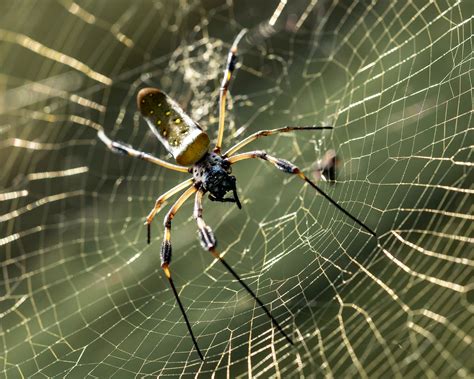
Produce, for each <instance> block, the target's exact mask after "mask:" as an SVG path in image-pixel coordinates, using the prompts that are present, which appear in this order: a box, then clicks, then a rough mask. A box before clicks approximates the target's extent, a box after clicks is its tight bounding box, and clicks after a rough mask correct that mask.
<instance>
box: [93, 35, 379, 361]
mask: <svg viewBox="0 0 474 379" xmlns="http://www.w3.org/2000/svg"><path fill="white" fill-rule="evenodd" d="M246 32H247V30H246V29H243V30H242V31H241V32H240V33H239V34H238V35H237V37H236V38H235V40H234V42H233V44H232V46H231V48H230V51H229V53H228V56H227V63H226V66H225V70H224V78H223V80H222V83H221V87H220V93H219V124H218V132H217V141H216V144H215V147H214V149H213V150H212V151H210V150H209V145H210V140H209V137H208V135H207V134H206V133H205V132H204V131H203V130H202V128H201V127H200V126H199V125H198V124H197V123H196V122H195V121H193V120H192V119H191V118H190V117H189V116H188V115H187V114H186V113H185V112H184V111H183V110H182V109H181V108H180V106H179V105H178V104H177V103H176V102H175V101H174V100H173V99H171V98H170V97H169V96H168V95H167V94H166V93H164V92H162V91H161V90H159V89H157V88H144V89H141V90H140V91H139V92H138V95H137V105H138V109H139V111H140V113H141V114H142V116H143V117H144V118H145V120H146V121H147V123H148V126H149V127H150V129H151V131H152V132H153V134H154V135H155V136H156V137H157V138H158V140H160V142H161V143H162V144H163V145H164V146H165V148H166V149H167V150H168V151H169V152H170V153H171V154H172V155H173V157H174V158H175V160H176V162H177V163H178V164H173V163H169V162H167V161H164V160H162V159H159V158H156V157H155V156H153V155H150V154H147V153H145V152H142V151H139V150H135V149H133V148H132V147H130V146H128V145H125V144H123V143H120V142H116V141H112V140H111V139H110V138H108V137H107V135H106V134H105V133H104V131H103V130H102V129H101V130H99V131H98V137H99V138H100V139H101V140H102V141H103V142H104V144H105V145H106V146H107V147H108V148H109V149H110V150H112V151H113V152H115V153H119V154H124V155H129V156H131V157H134V158H138V159H142V160H144V161H147V162H151V163H153V164H156V165H159V166H162V167H165V168H167V169H170V170H174V171H179V172H186V173H190V174H192V178H190V179H188V180H186V181H184V182H182V183H181V184H178V185H177V186H175V187H174V188H172V189H170V190H169V191H167V192H166V193H164V194H163V195H161V196H160V197H158V198H157V200H156V202H155V206H154V208H153V209H152V210H151V212H150V213H149V214H148V216H147V218H146V222H145V225H147V231H148V233H147V242H148V243H150V225H151V222H152V221H153V218H154V217H155V215H156V213H157V212H158V211H159V210H160V208H161V206H162V205H163V203H164V202H165V201H166V200H168V199H169V198H170V197H172V196H173V195H175V194H177V193H179V192H182V191H183V190H185V189H186V190H185V191H184V193H182V194H181V196H180V197H179V198H178V200H177V201H176V202H175V203H174V205H173V206H172V207H171V208H170V209H169V211H168V213H167V214H166V216H165V218H164V227H165V231H164V240H163V242H162V245H161V254H160V255H161V267H162V269H163V272H164V274H165V276H166V278H167V279H168V282H169V284H170V286H171V289H172V291H173V293H174V296H175V298H176V302H177V303H178V305H179V308H180V310H181V313H182V316H183V318H184V320H185V322H186V325H187V328H188V331H189V335H190V336H191V339H192V340H193V343H194V346H195V348H196V351H197V353H198V354H199V357H200V358H201V360H204V357H203V355H202V353H201V350H200V349H199V346H198V343H197V340H196V338H195V336H194V333H193V331H192V328H191V324H190V322H189V320H188V317H187V315H186V312H185V309H184V307H183V304H182V303H181V300H180V298H179V295H178V292H177V290H176V287H175V285H174V283H173V279H172V277H171V270H170V262H171V252H172V249H171V222H172V220H173V218H174V216H175V215H176V213H177V212H178V210H179V209H180V208H181V206H182V205H183V204H184V202H185V201H186V200H188V199H189V198H190V197H191V196H192V195H193V194H194V195H195V200H194V212H193V216H194V219H195V220H196V223H197V227H198V234H199V240H200V242H201V245H202V247H203V248H204V249H205V250H207V251H209V252H210V253H212V255H213V256H214V258H215V259H217V260H218V261H219V262H221V263H222V264H223V265H224V266H225V268H226V269H227V270H228V271H229V273H230V274H231V275H232V276H234V278H235V279H236V280H237V281H238V282H239V283H240V284H241V285H242V286H243V287H244V288H245V290H246V291H247V292H248V293H249V294H250V295H251V296H252V297H253V299H254V300H255V301H256V302H257V303H258V305H259V306H260V307H261V309H262V310H263V311H264V312H265V313H266V315H267V316H268V317H269V319H270V320H271V322H272V323H273V325H274V326H275V327H276V329H278V330H279V331H280V333H281V334H282V335H283V336H284V337H285V339H286V340H287V341H288V342H289V343H290V344H291V345H293V341H292V339H291V338H290V337H289V336H288V335H287V334H286V333H285V332H284V330H283V328H282V327H281V326H280V324H279V323H278V322H277V321H276V320H275V318H274V317H273V316H272V315H271V313H270V311H269V310H268V308H267V307H266V306H265V304H263V302H262V301H261V300H260V299H259V298H258V297H257V296H256V295H255V293H254V292H253V290H252V289H251V288H250V287H249V286H248V285H247V284H246V283H245V282H244V281H243V280H242V279H241V278H240V277H239V275H238V274H237V273H236V272H235V271H234V270H233V269H232V267H231V266H229V264H228V263H227V262H226V261H225V260H224V258H223V257H222V256H221V255H220V254H219V252H218V251H217V249H216V238H215V237H214V233H213V232H212V230H211V228H210V227H209V226H208V225H207V224H206V223H205V221H204V219H203V217H202V212H203V207H202V199H203V196H204V195H205V194H206V193H208V194H209V199H210V200H212V201H220V202H231V203H235V204H236V205H237V207H238V208H239V209H240V208H241V207H242V205H241V203H240V200H239V197H238V195H237V186H236V178H235V176H232V175H231V172H232V170H231V166H232V165H233V164H235V163H237V162H240V161H243V160H246V159H252V158H258V159H262V160H264V161H266V162H269V163H270V164H272V165H273V166H275V167H276V168H278V169H280V170H281V171H283V172H285V173H287V174H291V175H296V176H297V177H298V178H300V179H302V180H303V181H304V182H306V183H307V184H309V185H310V186H311V187H312V188H314V189H315V190H316V191H317V192H318V193H319V194H320V195H322V196H323V197H324V198H325V199H326V200H327V201H329V202H330V203H331V204H333V205H334V206H335V207H336V208H337V209H339V211H341V212H342V213H344V214H345V215H346V216H347V217H349V218H350V219H352V220H353V221H354V222H355V223H356V224H358V225H359V226H360V227H362V228H363V229H365V230H366V231H368V232H369V233H370V234H372V235H373V236H376V234H375V232H374V231H373V230H372V229H370V228H369V227H368V226H366V225H365V224H364V223H363V222H361V221H360V220H358V219H357V218H356V217H354V216H352V215H351V214H350V213H349V212H348V211H346V210H345V209H344V208H343V207H342V206H340V205H339V204H338V203H337V202H336V201H335V200H333V199H332V198H331V197H329V195H327V194H326V192H324V191H323V190H322V189H321V188H319V187H318V186H317V185H316V184H315V183H314V182H312V181H311V180H310V179H309V178H308V177H306V176H305V175H304V174H303V172H301V170H300V169H299V168H298V167H296V166H295V165H294V164H292V163H291V162H288V161H286V160H284V159H280V158H276V157H273V156H271V155H270V154H267V153H266V152H265V151H261V150H255V151H250V152H245V153H240V154H236V153H237V152H238V151H239V150H241V149H242V148H243V147H244V146H246V145H248V144H250V143H251V142H253V141H255V140H256V139H258V138H260V137H266V136H272V135H275V134H278V133H288V132H291V131H301V130H323V129H333V128H332V127H331V126H314V125H312V126H286V127H283V128H278V129H271V130H262V131H259V132H257V133H254V134H252V135H250V136H248V137H247V138H244V139H243V140H242V141H240V142H238V143H237V144H235V145H234V146H232V147H231V148H230V149H228V150H227V151H226V152H225V153H223V154H222V153H221V147H222V139H223V135H224V120H225V111H226V97H227V93H228V89H229V84H230V82H231V78H232V74H233V72H234V70H235V67H236V63H237V45H238V44H239V41H240V40H241V39H242V37H243V36H244V35H245V33H246ZM229 192H230V193H231V195H230V197H226V195H227V193H229Z"/></svg>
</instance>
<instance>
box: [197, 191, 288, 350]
mask: <svg viewBox="0 0 474 379" xmlns="http://www.w3.org/2000/svg"><path fill="white" fill-rule="evenodd" d="M203 195H204V192H203V191H201V190H199V191H198V192H197V193H196V198H195V202H194V218H195V220H196V223H197V226H198V228H199V240H200V242H201V246H202V247H203V248H204V249H205V250H207V251H209V252H210V253H211V254H212V255H213V256H214V258H216V259H217V260H219V261H220V262H221V263H222V264H223V265H224V267H225V268H226V269H227V271H229V272H230V273H231V274H232V276H233V277H234V278H235V279H236V280H237V281H238V282H239V283H240V284H241V285H242V287H244V288H245V290H246V291H247V292H248V293H249V295H250V296H252V297H253V298H254V300H255V301H256V302H257V304H258V305H259V306H260V307H261V308H262V309H263V311H264V312H265V313H266V315H267V316H268V317H269V318H270V320H271V321H272V323H273V325H275V327H276V328H277V329H278V330H279V331H280V333H281V334H282V335H283V336H284V337H285V339H286V340H287V341H288V342H289V343H290V344H291V345H293V341H292V340H291V338H290V337H288V335H287V334H286V333H285V332H284V331H283V328H282V327H281V326H280V324H278V322H277V321H276V320H275V318H273V316H272V315H271V313H270V311H269V310H268V309H267V307H266V306H265V304H263V302H262V301H261V300H260V299H259V298H258V297H257V295H255V293H254V292H253V291H252V289H251V288H250V287H249V286H248V285H247V284H245V282H244V281H243V280H242V279H240V276H239V275H238V274H237V273H236V272H235V271H234V269H233V268H232V267H230V265H229V264H228V263H227V262H226V261H225V260H224V258H223V257H222V256H221V255H220V254H219V252H218V251H217V250H216V244H217V242H216V238H215V237H214V233H213V232H212V229H211V228H210V227H209V226H207V225H206V223H205V222H204V219H203V218H202V197H203Z"/></svg>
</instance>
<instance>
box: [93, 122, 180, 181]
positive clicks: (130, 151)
mask: <svg viewBox="0 0 474 379" xmlns="http://www.w3.org/2000/svg"><path fill="white" fill-rule="evenodd" d="M97 136H98V137H99V138H100V139H101V141H102V142H103V143H104V144H105V145H106V146H107V147H108V148H109V149H110V150H112V151H113V152H114V153H117V154H125V155H129V156H131V157H134V158H138V159H142V160H144V161H147V162H151V163H153V164H156V165H158V166H161V167H165V168H167V169H170V170H174V171H180V172H189V169H188V167H184V166H178V165H176V164H173V163H169V162H166V161H164V160H162V159H160V158H157V157H154V156H153V155H151V154H147V153H144V152H143V151H140V150H135V149H134V148H132V147H130V146H127V145H124V144H123V143H120V142H115V141H112V140H111V139H110V138H109V137H107V135H106V134H105V133H104V131H103V130H102V129H101V130H99V131H98V132H97Z"/></svg>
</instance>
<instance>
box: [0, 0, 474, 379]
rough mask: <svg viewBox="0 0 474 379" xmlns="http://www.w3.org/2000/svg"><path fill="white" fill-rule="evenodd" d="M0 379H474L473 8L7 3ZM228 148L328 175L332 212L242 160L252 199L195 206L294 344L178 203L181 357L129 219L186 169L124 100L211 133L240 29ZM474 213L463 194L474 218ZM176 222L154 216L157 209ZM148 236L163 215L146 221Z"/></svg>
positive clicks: (176, 332)
mask: <svg viewBox="0 0 474 379" xmlns="http://www.w3.org/2000/svg"><path fill="white" fill-rule="evenodd" d="M0 10H1V12H0V41H1V42H0V51H1V54H0V57H1V58H0V59H1V73H0V85H1V88H2V91H1V93H0V136H1V139H0V158H1V160H2V169H1V171H0V177H1V186H2V188H1V193H0V207H1V213H0V225H1V229H0V230H1V234H0V252H1V267H2V278H1V285H2V287H1V288H2V290H1V303H0V304H1V308H0V319H1V324H0V328H1V329H0V337H1V345H2V347H3V348H2V354H1V358H2V359H1V363H2V367H1V370H2V376H5V377H15V378H16V377H31V376H33V375H34V374H38V373H39V374H42V375H43V376H48V377H53V376H60V377H65V376H68V377H86V376H87V377H112V376H114V377H132V376H140V377H142V376H146V375H154V376H157V375H159V376H163V377H168V376H171V377H175V376H181V375H191V374H192V375H195V374H201V375H204V376H210V375H211V374H217V375H219V376H222V377H223V376H229V377H239V376H242V377H245V376H252V377H268V376H274V377H289V376H299V377H304V376H309V375H316V376H323V375H324V376H327V377H347V376H357V377H382V376H391V377H392V376H395V377H420V376H421V375H423V376H428V377H451V376H457V377H466V376H469V375H472V374H473V364H472V356H473V349H472V338H473V330H474V324H473V315H472V313H473V311H474V305H473V302H474V294H473V289H474V287H473V284H472V278H473V265H474V257H473V254H472V246H471V244H472V242H473V236H472V221H473V216H472V215H473V213H472V198H471V197H470V195H472V193H473V189H472V170H471V167H472V164H473V163H472V154H471V148H472V145H473V140H472V132H471V131H470V128H469V127H470V124H471V123H472V116H471V112H472V77H471V72H472V68H471V66H472V39H471V38H472V7H469V4H468V2H467V1H466V2H460V1H454V0H450V1H437V2H428V1H413V2H403V1H401V2H383V1H380V2H369V1H359V2H346V1H339V0H333V1H329V0H327V1H324V0H319V1H317V0H302V1H298V2H290V1H288V2H287V1H285V0H281V1H277V0H275V1H265V2H256V1H239V2H233V1H226V2H225V1H206V2H201V1H193V0H180V1H166V2H165V1H141V2H126V1H101V2H95V1H77V2H73V1H71V0H58V1H42V2H30V1H26V0H25V1H4V2H2V4H1V5H0ZM243 27H246V28H249V30H250V31H249V33H248V36H247V37H246V38H245V39H244V40H243V41H242V43H241V50H240V62H241V66H240V68H239V69H238V70H237V72H236V77H235V80H234V81H233V84H232V87H231V96H230V99H229V111H228V113H227V119H226V120H227V121H226V122H227V129H226V133H225V140H224V142H225V146H230V143H231V142H232V141H237V140H240V139H242V138H243V137H245V136H248V135H249V134H250V133H252V132H255V131H257V130H262V129H268V128H276V127H281V126H285V125H308V124H323V125H333V126H334V127H335V129H334V130H333V131H332V132H331V133H327V132H324V133H322V132H314V133H313V132H300V133H292V134H286V135H280V136H275V137H267V139H265V140H263V139H262V140H259V141H258V142H255V143H254V144H253V145H252V146H251V147H249V150H250V149H257V148H258V149H266V150H267V151H268V152H270V153H271V154H272V155H275V156H278V157H281V158H284V159H288V160H291V161H293V162H294V163H296V164H297V165H298V166H299V167H301V168H302V169H303V170H304V171H305V172H306V173H307V174H308V175H310V176H312V175H314V170H315V165H316V162H317V161H318V159H321V158H322V157H323V155H324V153H325V151H327V150H329V149H335V150H336V152H337V154H338V157H339V159H340V161H341V164H340V166H339V169H338V172H337V181H336V183H335V184H334V185H331V184H330V183H325V182H320V186H321V187H322V188H323V189H324V190H325V191H327V192H328V193H329V194H330V195H331V196H332V198H334V199H336V200H337V201H338V202H339V203H340V204H341V205H342V206H344V207H345V208H346V209H347V210H349V211H350V212H351V213H352V214H353V215H355V216H356V217H358V218H359V219H360V220H362V221H363V222H364V223H366V224H367V225H369V226H370V227H371V228H372V229H374V230H376V232H377V234H378V239H377V240H376V239H374V238H373V237H371V236H370V235H369V234H368V233H366V232H365V231H364V230H361V229H360V228H359V227H358V226H357V225H355V224H354V223H353V222H352V221H351V220H350V219H348V218H347V217H345V216H344V215H343V214H341V212H339V211H338V210H337V209H335V208H334V207H333V206H331V204H329V203H328V202H327V201H325V200H324V199H323V198H322V197H321V196H317V195H316V193H315V192H314V191H313V190H312V189H311V188H309V187H308V186H305V185H303V184H302V183H300V182H299V181H298V179H296V178H291V177H289V176H285V174H283V173H281V172H279V171H277V170H275V169H274V168H273V167H270V166H269V165H266V163H264V162H260V161H247V162H242V163H239V164H237V165H236V166H235V169H234V173H235V175H236V176H237V178H238V188H239V193H240V197H241V199H242V201H243V209H242V210H241V211H239V210H238V209H237V207H235V205H231V204H220V203H211V202H209V201H206V202H205V208H204V218H205V219H206V221H207V222H208V224H209V225H211V226H212V227H213V229H214V231H215V233H216V236H217V239H218V242H219V244H218V247H219V249H220V252H221V253H222V254H224V255H225V257H226V259H227V261H228V262H229V263H230V264H231V265H232V266H233V267H234V269H235V270H236V271H237V272H238V273H239V274H240V275H241V277H242V278H243V280H244V281H246V282H247V283H248V284H249V285H250V286H251V287H252V288H253V289H254V290H255V292H256V293H257V294H258V296H259V297H260V298H261V299H262V301H263V302H264V303H265V304H267V305H268V307H269V308H270V309H271V312H272V314H273V315H274V316H275V317H276V318H277V319H278V321H279V322H280V323H281V324H282V325H283V327H284V328H285V330H286V331H287V332H288V333H290V334H291V335H292V336H293V339H294V340H295V346H294V347H292V346H289V345H288V343H287V342H286V341H285V339H284V337H283V336H282V335H281V334H279V333H278V331H276V330H275V329H274V328H273V327H272V325H271V322H270V321H269V320H268V318H267V317H266V316H265V314H263V312H262V311H261V309H259V307H258V306H257V305H256V304H255V302H254V301H253V300H252V299H250V298H249V297H248V296H247V294H246V293H245V292H244V290H243V289H242V288H241V287H240V286H239V284H238V283H236V282H235V281H234V280H233V278H232V277H231V276H230V275H229V274H228V273H227V272H225V271H224V269H223V267H221V266H220V265H218V264H216V263H215V262H214V261H213V260H212V257H211V256H210V254H209V253H207V252H205V251H203V250H202V249H201V248H200V246H199V243H198V240H197V235H196V225H195V222H194V220H193V219H192V217H191V213H192V204H191V203H192V202H190V203H189V204H187V205H186V206H184V207H183V208H182V210H181V211H180V213H179V214H178V215H177V217H176V219H175V221H174V223H173V232H172V241H173V251H174V256H173V264H172V266H171V267H172V270H173V275H174V278H175V283H176V285H177V286H178V290H179V292H180V296H181V299H182V301H183V303H184V305H185V308H186V309H187V314H188V316H189V318H190V320H191V323H192V326H193V330H194V332H195V334H196V336H197V340H198V343H199V345H200V347H201V350H202V351H203V353H204V355H205V358H206V359H205V362H201V360H200V359H199V357H198V355H197V354H196V352H195V350H194V348H193V344H192V341H191V339H190V337H189V335H188V333H187V329H186V325H185V323H184V320H183V318H182V316H181V314H180V312H179V308H178V306H177V304H176V302H175V299H174V297H173V295H172V292H171V291H170V289H169V287H168V283H167V282H166V281H165V279H164V277H163V275H162V273H161V269H160V267H159V249H160V243H161V238H162V233H163V232H162V226H161V223H160V222H159V221H157V222H155V223H154V225H153V229H152V233H153V234H152V237H153V240H152V241H153V242H152V244H151V245H146V231H145V228H144V226H143V221H144V217H145V216H146V215H147V213H148V211H149V210H150V208H151V207H152V206H153V204H154V201H155V199H156V197H157V196H158V195H159V194H161V193H163V192H164V191H165V190H167V189H169V188H171V187H172V186H174V185H175V184H177V183H179V182H181V181H182V180H184V179H185V178H187V176H186V175H184V174H180V173H174V172H169V171H167V170H165V169H162V168H160V167H157V166H153V165H151V164H147V163H145V162H143V161H137V160H134V159H132V158H128V157H121V156H117V155H114V154H112V153H111V152H110V151H108V150H107V148H106V147H105V146H104V145H103V144H102V143H101V142H100V141H99V140H98V139H97V136H96V134H97V133H96V132H97V129H99V128H104V130H105V131H106V132H107V133H108V135H109V136H111V138H114V139H117V140H121V141H125V142H126V143H128V144H131V145H133V146H134V147H136V148H139V149H142V150H144V151H147V152H151V153H154V154H156V155H158V156H160V157H163V158H169V157H168V156H167V155H166V152H164V151H163V148H162V147H161V146H159V144H158V143H157V141H156V140H155V139H154V138H153V136H152V135H151V133H150V132H149V131H148V130H147V128H146V125H145V122H144V121H143V120H142V119H141V118H140V117H139V116H138V112H137V110H136V106H135V96H136V93H137V91H138V90H139V89H140V88H142V87H145V86H154V87H160V88H163V89H164V90H165V91H166V92H168V93H169V94H170V95H171V96H172V97H173V98H175V99H176V100H177V101H178V102H180V103H181V104H182V105H183V107H184V108H185V109H186V110H187V111H188V112H189V114H190V115H191V116H192V117H193V118H194V119H196V120H198V121H199V122H200V123H201V124H202V125H203V126H205V127H206V129H207V130H208V132H209V133H210V135H211V136H212V137H215V136H216V125H217V99H218V88H219V84H220V80H221V75H222V70H223V65H224V62H225V57H226V54H227V51H228V49H229V46H230V43H231V42H232V40H233V38H234V37H235V35H236V34H237V33H238V32H239V31H240V30H241V29H242V28H243ZM470 198H471V200H469V199H470ZM168 206H169V204H168ZM158 218H159V219H160V218H161V217H158Z"/></svg>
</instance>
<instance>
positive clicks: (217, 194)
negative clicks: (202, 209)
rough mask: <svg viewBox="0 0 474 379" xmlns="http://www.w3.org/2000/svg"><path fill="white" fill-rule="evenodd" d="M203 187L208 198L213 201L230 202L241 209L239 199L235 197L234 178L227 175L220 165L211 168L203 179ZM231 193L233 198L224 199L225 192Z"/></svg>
mask: <svg viewBox="0 0 474 379" xmlns="http://www.w3.org/2000/svg"><path fill="white" fill-rule="evenodd" d="M203 179H204V180H203V185H204V187H205V189H206V190H207V191H209V198H210V199H211V200H214V201H222V202H226V201H230V202H235V203H237V206H238V207H239V208H241V205H240V201H239V198H238V196H237V187H236V179H235V176H232V175H229V173H228V172H227V170H225V169H224V168H223V167H222V166H221V165H215V166H211V167H210V168H209V169H208V170H207V172H206V174H205V175H204V178H203ZM231 191H232V193H233V196H234V197H233V198H224V196H225V195H226V194H227V192H231Z"/></svg>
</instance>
